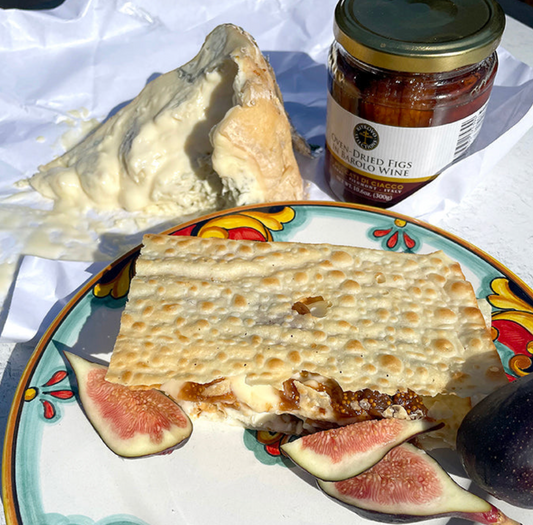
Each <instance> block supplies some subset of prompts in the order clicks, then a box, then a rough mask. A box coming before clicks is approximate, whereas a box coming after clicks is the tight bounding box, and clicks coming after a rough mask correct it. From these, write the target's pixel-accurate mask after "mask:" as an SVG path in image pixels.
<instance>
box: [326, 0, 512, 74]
mask: <svg viewBox="0 0 533 525" xmlns="http://www.w3.org/2000/svg"><path fill="white" fill-rule="evenodd" d="M504 27H505V14H504V12H503V10H502V8H501V7H500V5H499V4H498V3H497V2H496V1H495V0H341V1H340V2H339V3H338V4H337V7H336V9H335V24H334V32H335V39H336V40H337V41H338V42H339V44H340V45H342V47H344V49H346V51H347V52H348V53H350V54H351V55H352V56H354V57H355V58H357V59H359V60H361V61H363V62H365V63H367V64H370V65H373V66H376V67H380V68H383V69H390V70H393V71H407V72H411V73H436V72H443V71H451V70H453V69H457V68H460V67H464V66H467V65H471V64H477V63H478V62H481V61H482V60H484V59H485V58H487V57H488V56H489V55H491V54H492V53H493V52H494V50H495V49H496V47H497V46H498V44H499V42H500V39H501V36H502V33H503V29H504Z"/></svg>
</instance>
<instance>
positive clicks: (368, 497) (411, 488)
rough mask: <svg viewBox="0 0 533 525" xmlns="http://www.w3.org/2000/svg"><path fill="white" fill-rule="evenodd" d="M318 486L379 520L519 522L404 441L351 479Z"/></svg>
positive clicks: (504, 524) (490, 524) (497, 524)
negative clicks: (471, 490) (449, 517)
mask: <svg viewBox="0 0 533 525" xmlns="http://www.w3.org/2000/svg"><path fill="white" fill-rule="evenodd" d="M318 484H319V486H320V488H321V489H322V490H323V491H324V492H325V493H326V494H328V495H329V496H331V497H333V498H335V499H337V500H339V501H341V502H342V503H345V504H347V505H349V506H352V507H356V508H357V509H359V512H360V513H361V514H362V515H364V516H366V517H369V518H371V519H378V520H380V521H383V520H388V521H390V522H391V523H409V522H416V521H421V520H424V519H428V518H436V517H439V516H441V517H444V516H456V517H461V518H464V519H467V520H471V521H477V522H479V523H483V524H485V525H519V524H518V523H517V522H516V521H514V520H511V519H509V518H507V517H506V516H505V515H504V514H503V513H501V512H500V511H498V510H497V509H495V508H494V507H493V506H492V505H491V504H490V503H488V502H487V501H485V500H484V499H482V498H479V497H478V496H475V495H474V494H471V493H470V492H468V491H466V490H465V489H463V488H462V487H460V486H459V485H457V484H456V483H455V481H453V479H452V478H451V477H450V476H449V475H448V474H447V473H446V472H445V471H444V470H443V469H442V468H441V467H440V465H439V464H438V463H437V462H436V461H435V460H434V459H433V458H431V456H429V455H428V454H426V453H425V452H424V451H422V450H420V449H418V448H417V447H415V446H414V445H411V444H409V443H404V444H402V445H399V446H398V447H395V448H393V449H392V450H391V451H390V452H389V453H387V454H386V455H385V457H384V458H383V459H382V460H381V461H379V462H378V463H376V465H374V466H373V467H372V468H370V469H368V470H367V471H365V472H363V473H362V474H360V475H358V476H356V477H353V478H350V479H347V480H344V481H337V482H329V481H321V480H319V481H318Z"/></svg>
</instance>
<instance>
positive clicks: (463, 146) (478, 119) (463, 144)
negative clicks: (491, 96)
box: [453, 104, 487, 161]
mask: <svg viewBox="0 0 533 525" xmlns="http://www.w3.org/2000/svg"><path fill="white" fill-rule="evenodd" d="M486 110H487V104H485V105H484V106H483V107H482V108H481V109H480V110H479V111H477V112H476V113H474V114H473V115H472V117H471V118H469V119H468V120H465V121H464V122H463V123H462V125H461V129H460V130H459V137H458V139H457V145H456V147H455V152H454V155H453V160H454V161H456V160H457V159H458V158H459V157H460V156H461V155H463V153H465V152H466V150H467V149H468V148H469V146H470V145H471V144H472V142H474V140H475V138H476V137H477V135H478V133H479V130H480V129H481V124H482V123H483V118H484V117H485V112H486Z"/></svg>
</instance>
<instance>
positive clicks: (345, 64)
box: [325, 0, 505, 208]
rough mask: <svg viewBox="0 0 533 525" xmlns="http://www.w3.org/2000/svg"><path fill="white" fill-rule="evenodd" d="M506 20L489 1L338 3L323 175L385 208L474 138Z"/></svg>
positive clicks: (345, 194)
mask: <svg viewBox="0 0 533 525" xmlns="http://www.w3.org/2000/svg"><path fill="white" fill-rule="evenodd" d="M504 24H505V17H504V14H503V11H502V10H501V8H500V7H499V5H498V4H496V3H495V2H493V1H492V0H417V1H416V2H415V1H413V0H341V1H340V2H339V4H338V5H337V8H336V11H335V26H334V30H335V41H334V42H333V44H332V46H331V49H330V53H329V59H328V109H327V129H326V159H325V175H326V180H327V181H328V183H329V185H330V187H331V190H332V191H333V193H334V194H335V195H336V196H337V198H339V199H341V200H345V201H348V202H356V203H362V204H369V205H373V206H379V207H382V208H387V207H389V206H392V205H394V204H397V203H398V202H400V201H401V200H403V199H405V198H406V197H408V196H409V195H411V194H412V193H414V192H415V191H416V190H418V189H419V188H421V187H422V186H424V185H425V184H427V183H428V182H430V181H431V180H433V179H434V178H435V177H437V176H438V175H439V173H440V172H441V171H442V170H443V169H444V168H446V167H447V166H449V165H450V164H452V163H454V162H455V161H457V160H458V159H459V158H461V157H462V156H463V155H464V154H465V153H466V151H467V150H468V148H469V146H470V145H471V144H472V143H473V141H474V139H475V138H476V136H477V134H478V132H479V129H480V127H481V123H482V121H483V117H484V115H485V110H486V107H487V103H488V99H489V96H490V93H491V89H492V86H493V83H494V77H495V75H496V70H497V66H498V59H497V55H496V52H495V49H496V47H497V45H498V43H499V41H500V38H501V34H502V32H503V28H504Z"/></svg>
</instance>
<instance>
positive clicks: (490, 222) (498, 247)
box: [0, 18, 533, 523]
mask: <svg viewBox="0 0 533 525" xmlns="http://www.w3.org/2000/svg"><path fill="white" fill-rule="evenodd" d="M262 23H263V21H261V24H262ZM315 30H316V28H309V31H311V32H312V31H315ZM328 31H329V29H328ZM80 37H81V36H80ZM302 38H303V37H302ZM502 45H503V47H505V48H506V49H507V50H508V51H509V52H511V53H512V54H513V55H514V56H515V57H516V58H518V59H520V60H521V61H523V62H525V63H527V64H529V65H530V66H533V30H532V29H531V28H528V27H526V26H524V25H523V24H521V23H519V22H517V21H515V20H513V19H510V18H508V19H507V27H506V30H505V33H504V37H503V41H502ZM178 65H179V64H178ZM143 80H144V78H143ZM435 224H436V225H437V226H439V227H441V228H443V229H445V230H447V231H449V232H451V233H453V234H455V235H457V236H459V237H461V238H463V239H465V240H466V241H469V242H470V243H472V244H474V245H476V246H477V247H479V248H480V249H482V250H483V251H485V252H487V253H488V254H490V255H491V256H493V257H494V258H496V259H497V260H499V261H500V262H501V263H502V264H504V265H505V266H506V267H508V268H509V269H510V270H511V271H513V272H514V273H515V274H517V275H518V276H519V277H520V278H521V279H522V280H523V281H524V282H525V283H526V284H527V285H528V286H530V287H533V130H530V131H529V132H528V133H527V134H526V135H525V136H524V137H523V138H522V139H521V140H520V141H519V142H518V144H516V146H515V147H514V148H513V149H512V150H511V151H510V152H509V153H508V154H507V155H506V156H505V157H504V158H503V159H502V160H501V161H500V162H499V163H498V164H497V165H496V167H495V168H494V169H493V170H492V171H490V172H489V173H486V174H485V177H484V179H483V180H482V182H481V183H480V184H479V185H478V186H477V187H476V188H475V189H474V190H473V191H472V192H471V193H470V194H469V195H467V197H466V198H464V199H463V200H462V202H461V203H460V205H458V206H457V207H455V208H453V209H452V210H451V211H449V212H448V213H447V215H446V216H444V217H443V218H441V219H440V220H439V221H438V222H435ZM4 316H5V312H3V313H2V312H0V326H1V323H2V321H3V317H4ZM34 343H35V342H33V343H31V342H30V343H27V344H18V345H16V346H14V345H12V344H4V343H0V378H1V379H0V439H2V440H3V435H4V431H5V425H6V422H7V415H8V410H9V406H10V404H11V400H12V397H13V394H14V391H15V389H16V385H17V383H18V380H19V378H20V376H21V374H22V371H23V369H24V366H25V364H26V362H27V361H28V359H29V356H30V355H31V352H32V349H33V346H34ZM0 523H4V519H3V515H2V513H1V512H0Z"/></svg>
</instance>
